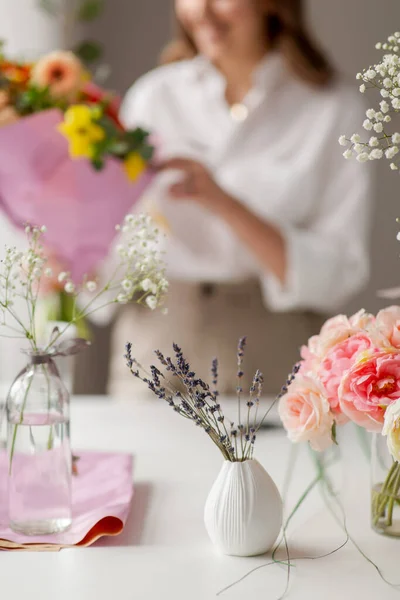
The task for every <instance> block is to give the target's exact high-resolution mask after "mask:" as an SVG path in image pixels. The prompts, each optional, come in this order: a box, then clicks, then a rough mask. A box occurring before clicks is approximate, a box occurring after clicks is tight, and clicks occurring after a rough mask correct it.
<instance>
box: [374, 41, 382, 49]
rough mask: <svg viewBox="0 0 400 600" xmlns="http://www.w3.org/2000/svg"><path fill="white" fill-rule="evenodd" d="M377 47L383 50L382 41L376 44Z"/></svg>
mask: <svg viewBox="0 0 400 600" xmlns="http://www.w3.org/2000/svg"><path fill="white" fill-rule="evenodd" d="M375 48H376V49H377V50H382V43H381V42H378V43H377V44H375Z"/></svg>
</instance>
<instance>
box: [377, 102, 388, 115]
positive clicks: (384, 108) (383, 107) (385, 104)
mask: <svg viewBox="0 0 400 600" xmlns="http://www.w3.org/2000/svg"><path fill="white" fill-rule="evenodd" d="M379 106H380V107H381V111H382V112H383V113H384V114H386V113H387V112H389V110H390V106H389V103H388V102H386V100H382V102H380V104H379Z"/></svg>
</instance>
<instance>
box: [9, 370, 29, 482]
mask: <svg viewBox="0 0 400 600" xmlns="http://www.w3.org/2000/svg"><path fill="white" fill-rule="evenodd" d="M32 381H33V377H31V379H30V381H29V383H28V385H27V387H26V391H25V396H24V401H23V403H22V409H21V416H20V418H19V423H18V424H17V423H15V424H14V432H13V439H12V442H11V450H10V467H9V471H8V473H9V475H11V468H12V462H13V457H14V452H15V443H16V440H17V431H18V427H19V425H22V422H23V420H24V411H25V406H26V402H27V400H28V394H29V391H30V389H31V385H32Z"/></svg>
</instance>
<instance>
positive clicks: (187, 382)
mask: <svg viewBox="0 0 400 600" xmlns="http://www.w3.org/2000/svg"><path fill="white" fill-rule="evenodd" d="M173 349H174V352H175V356H176V359H177V365H176V366H175V365H174V364H173V362H172V360H171V359H170V358H167V359H166V361H167V363H168V366H169V368H170V369H171V370H172V372H173V373H174V375H175V376H177V377H178V378H180V379H181V381H182V383H183V384H184V386H185V388H186V390H187V391H188V393H189V394H192V393H193V391H194V388H195V387H196V386H198V385H199V386H200V387H202V389H203V390H205V392H206V393H207V395H208V396H209V397H210V398H211V399H212V400H213V401H215V402H217V397H218V393H217V394H215V393H214V394H213V393H212V392H211V390H210V387H209V385H208V384H207V383H205V382H204V381H202V380H201V379H195V373H194V372H191V371H190V365H189V363H188V362H187V360H186V359H185V358H184V356H183V353H182V349H181V348H180V347H179V346H178V345H177V344H173ZM203 399H205V396H204V397H203ZM206 404H207V409H208V411H209V412H210V413H211V414H212V416H213V420H214V423H215V425H216V427H217V429H218V431H220V427H219V423H222V424H223V430H224V431H223V432H221V433H222V434H223V435H225V436H227V437H229V435H228V431H227V430H226V427H225V425H224V416H223V413H222V411H221V407H220V405H219V404H216V405H215V406H214V407H211V406H210V405H209V403H208V402H206ZM217 411H218V418H216V417H215V412H217Z"/></svg>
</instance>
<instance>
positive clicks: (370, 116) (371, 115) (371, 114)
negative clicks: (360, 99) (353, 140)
mask: <svg viewBox="0 0 400 600" xmlns="http://www.w3.org/2000/svg"><path fill="white" fill-rule="evenodd" d="M365 114H366V115H367V117H368V119H374V118H375V111H374V109H373V108H369V109H368V110H367V112H366V113H365Z"/></svg>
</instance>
